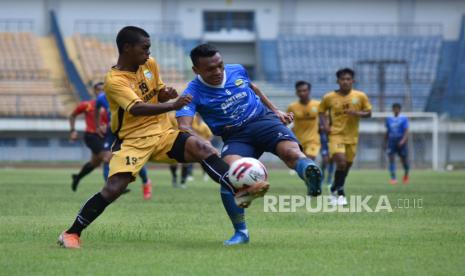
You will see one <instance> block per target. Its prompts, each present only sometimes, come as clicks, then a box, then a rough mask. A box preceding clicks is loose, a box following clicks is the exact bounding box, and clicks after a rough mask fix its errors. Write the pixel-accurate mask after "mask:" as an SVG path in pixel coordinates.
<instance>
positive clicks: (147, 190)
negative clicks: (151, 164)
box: [142, 179, 152, 200]
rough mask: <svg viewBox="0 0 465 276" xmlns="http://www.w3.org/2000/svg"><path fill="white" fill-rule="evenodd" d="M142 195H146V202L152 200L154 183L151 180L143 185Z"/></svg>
mask: <svg viewBox="0 0 465 276" xmlns="http://www.w3.org/2000/svg"><path fill="white" fill-rule="evenodd" d="M142 193H143V195H144V199H145V200H149V199H151V198H152V181H151V180H150V179H148V180H147V183H144V185H142Z"/></svg>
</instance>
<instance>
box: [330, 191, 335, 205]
mask: <svg viewBox="0 0 465 276" xmlns="http://www.w3.org/2000/svg"><path fill="white" fill-rule="evenodd" d="M329 203H330V204H331V205H333V206H335V205H337V194H333V193H331V195H330V196H329Z"/></svg>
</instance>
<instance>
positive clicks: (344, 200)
mask: <svg viewBox="0 0 465 276" xmlns="http://www.w3.org/2000/svg"><path fill="white" fill-rule="evenodd" d="M337 205H339V206H345V205H347V198H346V197H345V196H343V195H340V196H339V197H338V198H337Z"/></svg>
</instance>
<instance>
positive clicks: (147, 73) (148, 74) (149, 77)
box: [144, 69, 153, 80]
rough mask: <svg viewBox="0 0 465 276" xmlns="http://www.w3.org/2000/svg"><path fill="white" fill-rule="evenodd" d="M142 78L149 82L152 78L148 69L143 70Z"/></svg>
mask: <svg viewBox="0 0 465 276" xmlns="http://www.w3.org/2000/svg"><path fill="white" fill-rule="evenodd" d="M144 76H145V77H146V78H147V79H148V80H151V79H152V78H153V74H152V72H150V71H149V70H148V69H145V70H144Z"/></svg>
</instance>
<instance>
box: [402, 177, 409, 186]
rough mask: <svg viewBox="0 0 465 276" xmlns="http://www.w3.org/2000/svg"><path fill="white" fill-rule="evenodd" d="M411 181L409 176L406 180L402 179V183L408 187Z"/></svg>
mask: <svg viewBox="0 0 465 276" xmlns="http://www.w3.org/2000/svg"><path fill="white" fill-rule="evenodd" d="M409 181H410V177H409V176H408V175H404V178H403V179H402V182H403V183H404V185H407V184H408V182H409Z"/></svg>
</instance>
